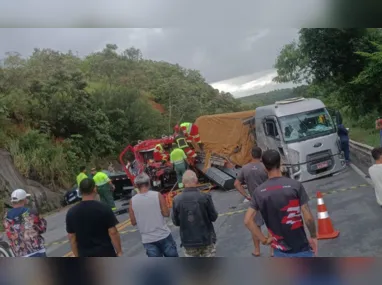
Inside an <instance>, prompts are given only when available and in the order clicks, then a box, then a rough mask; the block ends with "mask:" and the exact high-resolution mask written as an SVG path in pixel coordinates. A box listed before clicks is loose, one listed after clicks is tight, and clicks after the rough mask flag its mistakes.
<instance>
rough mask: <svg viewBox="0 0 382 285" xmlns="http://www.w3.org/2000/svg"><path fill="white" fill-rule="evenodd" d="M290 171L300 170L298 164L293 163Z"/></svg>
mask: <svg viewBox="0 0 382 285" xmlns="http://www.w3.org/2000/svg"><path fill="white" fill-rule="evenodd" d="M292 171H293V173H296V172H299V171H300V165H294V166H293V167H292Z"/></svg>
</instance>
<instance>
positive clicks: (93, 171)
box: [90, 167, 97, 175]
mask: <svg viewBox="0 0 382 285" xmlns="http://www.w3.org/2000/svg"><path fill="white" fill-rule="evenodd" d="M90 173H91V175H95V174H96V173H97V169H96V168H95V167H93V168H92V169H91V170H90Z"/></svg>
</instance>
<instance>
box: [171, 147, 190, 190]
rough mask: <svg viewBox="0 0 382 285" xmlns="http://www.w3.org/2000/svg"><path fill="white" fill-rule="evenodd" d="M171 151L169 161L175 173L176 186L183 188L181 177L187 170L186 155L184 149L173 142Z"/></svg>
mask: <svg viewBox="0 0 382 285" xmlns="http://www.w3.org/2000/svg"><path fill="white" fill-rule="evenodd" d="M173 147H174V149H173V151H172V152H171V154H170V161H171V163H172V165H173V166H174V170H175V173H176V179H177V181H178V186H179V188H180V189H182V188H183V183H182V177H183V174H184V173H185V172H186V170H187V156H186V154H185V153H184V151H183V150H182V149H180V148H178V147H177V145H176V144H173Z"/></svg>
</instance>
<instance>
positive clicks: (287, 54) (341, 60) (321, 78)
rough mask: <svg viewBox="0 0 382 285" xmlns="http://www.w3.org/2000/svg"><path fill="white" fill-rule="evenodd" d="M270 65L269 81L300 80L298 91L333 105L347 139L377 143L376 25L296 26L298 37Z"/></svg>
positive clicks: (380, 69) (381, 62) (381, 54)
mask: <svg viewBox="0 0 382 285" xmlns="http://www.w3.org/2000/svg"><path fill="white" fill-rule="evenodd" d="M275 68H276V69H277V77H276V78H274V81H276V82H280V83H282V82H283V83H285V82H293V83H296V84H304V85H303V86H299V87H297V88H296V90H297V91H298V92H297V93H298V94H303V96H305V97H315V98H320V99H322V100H323V101H324V102H325V104H326V105H327V106H329V107H332V108H335V109H338V110H339V111H340V112H341V113H342V115H343V117H344V123H345V125H346V127H349V128H350V137H351V138H352V139H354V140H356V141H360V142H363V143H366V144H369V145H371V146H375V145H378V144H379V134H378V132H377V131H376V130H375V120H376V119H377V117H379V116H381V115H382V96H381V95H382V94H381V92H382V81H381V78H382V31H381V29H301V30H300V31H299V39H298V40H297V41H295V42H292V43H290V44H287V45H285V46H284V48H283V49H282V50H281V52H280V54H279V56H278V58H277V60H276V64H275Z"/></svg>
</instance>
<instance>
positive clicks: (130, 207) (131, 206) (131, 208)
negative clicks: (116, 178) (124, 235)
mask: <svg viewBox="0 0 382 285" xmlns="http://www.w3.org/2000/svg"><path fill="white" fill-rule="evenodd" d="M129 217H130V222H131V224H132V225H133V226H136V225H137V220H136V219H135V215H134V211H133V203H132V200H131V199H130V202H129Z"/></svg>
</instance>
